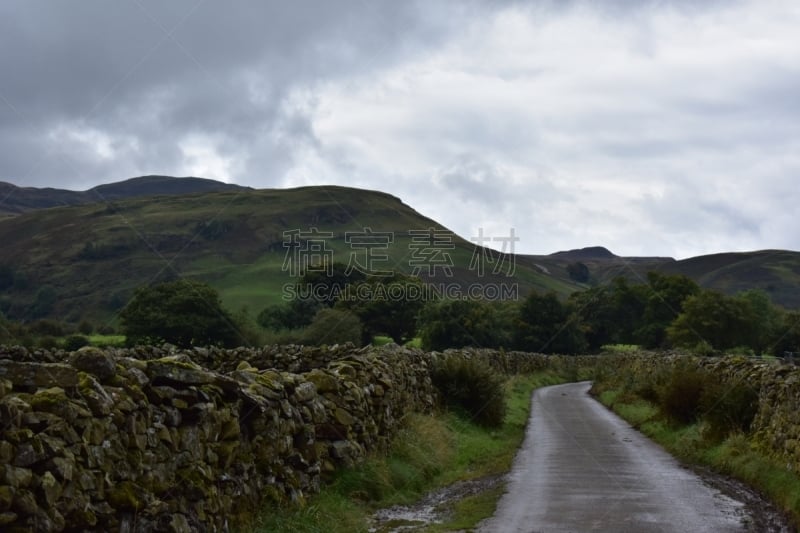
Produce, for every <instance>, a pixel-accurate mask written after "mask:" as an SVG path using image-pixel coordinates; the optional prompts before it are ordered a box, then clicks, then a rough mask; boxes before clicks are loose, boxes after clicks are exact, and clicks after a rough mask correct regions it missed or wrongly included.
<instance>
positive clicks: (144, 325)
mask: <svg viewBox="0 0 800 533" xmlns="http://www.w3.org/2000/svg"><path fill="white" fill-rule="evenodd" d="M120 321H121V324H122V332H123V333H124V334H125V335H126V336H127V338H128V342H129V343H130V344H136V343H142V342H144V343H147V342H157V341H165V342H169V343H172V344H175V345H177V346H181V347H189V346H192V345H200V346H202V345H213V344H218V345H223V346H234V345H236V344H239V342H240V340H241V339H240V336H239V335H238V332H237V331H236V328H235V326H234V320H233V318H232V317H231V315H230V314H229V313H228V311H226V310H225V309H224V308H223V307H222V302H221V301H220V298H219V294H218V293H217V291H216V290H214V289H213V288H211V287H210V286H209V285H207V284H205V283H201V282H198V281H189V280H178V281H171V282H167V283H162V284H159V285H155V286H151V287H142V288H140V289H138V290H137V291H136V293H135V294H134V296H133V299H132V300H131V301H130V303H128V305H127V306H126V307H125V309H123V310H122V312H121V313H120Z"/></svg>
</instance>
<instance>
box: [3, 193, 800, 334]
mask: <svg viewBox="0 0 800 533" xmlns="http://www.w3.org/2000/svg"><path fill="white" fill-rule="evenodd" d="M185 180H186V181H185V183H184V179H178V178H162V177H144V178H135V179H133V180H128V181H125V182H120V183H117V184H110V185H104V186H100V187H98V188H96V189H98V190H99V191H100V193H99V194H100V195H102V196H103V197H104V198H106V199H109V201H105V202H101V203H93V204H80V205H75V206H70V207H55V208H51V209H40V210H33V211H29V212H26V213H22V214H18V215H15V216H10V217H7V218H5V219H0V242H2V243H3V247H2V250H1V251H0V311H3V312H4V313H5V314H7V315H9V316H10V317H12V318H15V319H22V320H32V319H35V318H39V317H43V316H52V317H57V318H60V319H64V320H68V321H71V322H77V321H79V320H80V319H82V318H90V319H94V320H106V319H110V318H112V317H113V316H114V315H115V313H116V311H117V310H118V309H120V308H121V307H123V306H124V305H125V304H126V303H127V301H128V299H129V298H130V296H131V295H132V293H133V291H134V290H135V289H136V288H137V287H140V286H142V285H146V284H148V283H152V282H154V281H158V280H167V279H174V278H177V277H183V276H185V277H189V278H194V279H200V280H203V281H207V282H209V283H211V284H212V285H213V286H214V287H216V288H217V289H218V290H219V291H220V292H221V294H222V297H223V300H224V302H225V304H226V305H227V306H228V307H230V308H232V309H238V308H240V307H241V306H247V307H248V308H249V309H250V311H251V312H253V313H257V312H258V311H260V310H261V309H262V308H263V307H265V306H266V305H269V304H273V303H276V302H280V301H281V295H282V290H283V288H284V287H285V286H287V285H291V284H293V283H294V282H295V281H296V277H293V273H292V272H291V268H286V267H291V266H292V265H291V264H290V263H291V261H289V262H287V258H289V259H297V258H295V257H294V256H293V255H292V256H287V251H289V250H290V248H289V246H288V245H290V244H291V240H292V239H294V238H295V237H303V239H301V241H302V243H301V244H302V245H303V246H307V248H308V250H311V251H313V250H312V249H313V246H311V245H314V244H317V245H319V246H318V248H319V253H318V257H317V258H316V259H320V258H321V257H322V256H323V255H327V254H330V256H331V258H332V259H333V260H334V261H340V262H343V263H348V262H351V261H358V262H361V263H365V262H366V254H367V253H368V251H367V248H369V247H370V245H369V244H364V243H363V238H362V244H360V245H359V244H358V242H357V241H358V239H356V242H354V241H351V240H349V239H348V237H353V234H355V236H356V237H358V234H362V237H363V234H364V230H365V228H370V229H371V230H372V231H373V232H376V233H380V232H383V233H384V235H382V236H381V235H377V236H376V235H373V236H372V238H373V239H374V238H384V239H385V241H384V242H383V245H379V246H377V247H374V248H373V250H372V253H373V258H378V256H380V255H385V259H384V260H383V261H380V260H377V261H375V262H373V264H372V265H371V266H370V267H371V268H370V269H371V270H378V269H380V270H394V271H398V272H404V273H413V272H414V271H415V268H418V267H421V270H420V272H418V273H420V274H421V275H422V277H423V278H425V279H426V280H427V281H429V282H431V283H435V284H436V285H437V287H439V288H442V289H444V290H447V289H448V287H449V288H451V289H452V288H453V287H455V289H454V290H456V291H461V293H462V294H463V293H464V291H466V289H467V288H468V287H470V286H473V287H478V288H479V289H486V288H487V287H488V288H489V289H490V290H495V291H496V290H497V288H498V287H499V288H509V287H512V286H513V285H514V284H517V286H518V288H519V294H520V295H521V296H522V295H524V294H525V293H526V292H527V291H529V290H531V289H536V290H538V291H555V292H556V293H558V294H560V295H562V296H566V295H568V294H570V293H571V292H574V291H576V290H581V289H583V288H585V287H587V285H585V284H580V283H576V282H574V281H573V280H571V279H570V276H569V273H568V266H570V265H571V264H574V263H576V262H581V263H583V264H585V265H586V266H587V267H588V270H589V273H590V283H591V284H598V283H600V284H602V283H606V282H609V281H610V280H612V279H613V278H615V277H617V276H626V277H628V278H631V279H632V280H635V281H637V282H641V281H644V280H645V279H646V273H647V272H648V271H649V270H660V271H663V272H667V273H680V274H686V275H688V276H689V277H691V278H693V279H695V280H696V281H698V282H699V283H700V284H701V285H702V286H704V287H709V288H714V289H718V290H722V291H724V292H727V293H735V292H737V291H739V290H743V289H748V288H760V289H764V290H765V291H767V292H768V293H769V294H770V295H771V296H772V298H773V300H774V301H775V302H777V303H780V304H782V305H784V306H787V307H793V308H800V253H798V252H789V251H763V252H750V253H730V254H716V255H711V256H703V257H696V258H692V259H686V260H682V261H675V260H674V259H671V258H660V257H641V258H625V257H618V256H616V255H614V254H613V253H611V252H610V251H608V250H606V249H605V248H601V247H594V248H587V249H582V250H572V251H566V252H558V253H556V254H552V255H547V256H526V255H517V256H516V257H514V258H511V257H504V260H505V263H503V265H502V266H503V267H504V268H502V269H499V270H500V271H499V272H498V273H496V274H495V273H493V272H492V267H493V266H496V265H498V262H499V261H498V258H499V254H497V253H494V256H493V257H494V258H495V260H496V262H495V263H494V265H492V264H491V263H489V264H487V268H486V271H485V273H484V275H480V273H479V272H478V270H477V269H476V268H474V267H475V264H474V262H475V260H476V259H481V258H485V257H486V256H485V254H484V250H483V249H480V248H476V247H475V246H474V245H473V244H472V243H470V242H467V241H465V240H464V239H462V238H460V237H458V236H457V235H454V234H452V232H449V231H448V230H447V229H446V228H444V227H443V226H441V225H440V224H438V223H437V222H435V221H434V220H431V219H429V218H426V217H424V216H422V215H420V214H419V213H417V212H416V211H414V210H413V209H412V208H410V207H409V206H407V205H405V204H404V203H403V202H401V201H400V200H399V199H398V198H396V197H394V196H391V195H389V194H385V193H381V192H375V191H366V190H360V189H352V188H347V187H333V186H317V187H301V188H297V189H288V190H270V189H265V190H253V189H248V188H242V187H236V186H227V185H226V184H221V183H219V182H213V181H211V180H198V179H185ZM216 187H222V188H224V189H225V190H224V191H216V192H202V189H203V188H210V189H214V188H216ZM187 190H188V191H191V192H192V194H188V193H185V191H187ZM68 192H69V191H60V192H59V193H58V194H56V193H54V192H53V191H52V190H51V191H50V192H49V193H48V194H50V196H49V197H50V198H57V197H58V195H59V194H61V193H68ZM74 194H84V193H74ZM154 194H158V195H159V196H157V197H152V195H154ZM112 198H113V199H114V200H113V201H110V199H112ZM63 199H64V200H63V201H71V200H70V198H69V196H68V195H66V196H63ZM429 229H433V231H434V236H431V235H429V234H428V236H429V237H432V239H433V240H436V241H437V242H438V245H437V246H431V244H432V241H431V239H428V240H429V241H431V242H428V243H426V239H427V237H426V233H425V231H426V230H429ZM292 231H293V232H294V237H293V236H292V235H293V234H292V233H287V232H292ZM312 231H318V232H319V233H317V234H313V233H311V232H312ZM411 231H422V233H418V234H411V233H410V232H411ZM348 234H350V235H348ZM374 242H375V241H374V240H373V244H374ZM445 257H447V259H448V260H449V263H450V264H449V266H450V269H449V270H446V269H442V268H435V269H434V270H433V274H434V275H428V272H427V268H426V265H428V264H434V263H436V261H440V260H443V259H444V258H445ZM425 258H427V259H428V260H430V263H427V262H425V261H424V259H425ZM420 259H423V261H420ZM512 259H513V261H512ZM311 262H314V261H313V260H312V261H311ZM512 265H513V266H514V268H513V272H512V269H510V267H511V266H512ZM452 294H453V293H451V295H452ZM493 295H494V296H496V294H489V296H493Z"/></svg>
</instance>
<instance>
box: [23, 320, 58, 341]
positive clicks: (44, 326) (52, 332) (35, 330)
mask: <svg viewBox="0 0 800 533" xmlns="http://www.w3.org/2000/svg"><path fill="white" fill-rule="evenodd" d="M28 330H29V331H30V332H31V333H32V334H34V335H43V336H51V337H63V336H64V335H65V334H66V328H65V327H64V324H62V323H61V322H57V321H55V320H47V319H44V320H37V321H36V322H34V323H33V324H31V325H30V327H29V328H28Z"/></svg>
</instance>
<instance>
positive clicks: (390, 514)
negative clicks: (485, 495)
mask: <svg viewBox="0 0 800 533" xmlns="http://www.w3.org/2000/svg"><path fill="white" fill-rule="evenodd" d="M504 481H505V475H502V474H495V475H492V476H485V477H482V478H478V479H470V480H467V481H458V482H456V483H453V484H452V485H448V486H447V487H443V488H441V489H436V490H434V491H431V492H429V493H428V494H426V495H425V496H424V497H423V498H422V499H421V500H419V501H418V502H416V503H414V504H411V505H395V506H393V507H387V508H386V509H380V510H378V511H377V512H376V513H375V514H374V515H372V519H371V526H370V528H369V531H370V532H372V533H400V532H406V531H417V530H419V529H421V528H423V527H425V526H428V525H431V524H440V523H442V522H444V521H446V520H447V519H448V517H449V516H450V514H451V512H452V509H453V506H454V505H455V504H456V503H457V502H459V501H461V500H463V499H464V498H467V497H469V496H475V495H477V494H480V493H482V492H486V491H488V490H492V489H494V488H496V487H498V486H500V485H501V484H502V483H503V482H504Z"/></svg>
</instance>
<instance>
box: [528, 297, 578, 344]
mask: <svg viewBox="0 0 800 533" xmlns="http://www.w3.org/2000/svg"><path fill="white" fill-rule="evenodd" d="M515 346H516V348H517V349H519V350H524V351H530V352H542V353H563V354H575V353H580V352H582V351H583V350H585V349H586V341H585V339H584V336H583V332H582V331H581V329H580V325H579V317H578V316H577V315H576V314H574V313H573V312H572V309H571V308H570V306H569V305H568V304H563V303H561V301H560V300H559V299H558V296H556V294H555V293H552V292H550V293H547V294H544V295H541V294H538V293H536V292H535V291H534V292H532V293H531V294H530V295H528V297H527V298H525V300H524V301H523V302H522V305H521V306H520V310H519V318H518V321H517V327H516V335H515Z"/></svg>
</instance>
